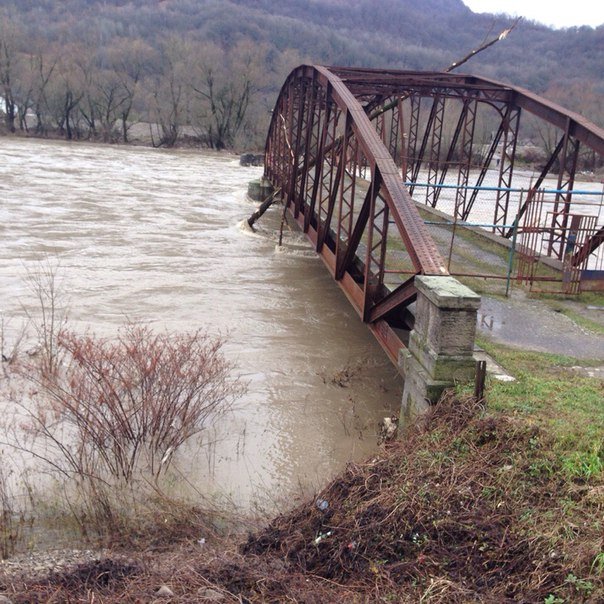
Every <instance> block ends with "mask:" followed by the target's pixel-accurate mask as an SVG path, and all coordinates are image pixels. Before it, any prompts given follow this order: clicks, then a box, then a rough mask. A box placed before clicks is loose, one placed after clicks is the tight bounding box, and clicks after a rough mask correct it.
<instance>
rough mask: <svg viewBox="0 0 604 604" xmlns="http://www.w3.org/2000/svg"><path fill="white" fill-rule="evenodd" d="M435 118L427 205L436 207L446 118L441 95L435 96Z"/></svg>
mask: <svg viewBox="0 0 604 604" xmlns="http://www.w3.org/2000/svg"><path fill="white" fill-rule="evenodd" d="M433 108H434V112H433V113H434V118H433V120H432V121H433V125H432V136H431V137H430V154H429V159H428V186H427V188H426V205H429V206H431V207H434V206H435V205H436V201H437V199H438V195H436V191H437V188H438V187H436V186H435V185H436V184H437V182H438V173H439V170H440V149H441V146H442V137H443V123H444V119H445V99H444V98H443V97H441V96H437V97H435V98H434V105H433Z"/></svg>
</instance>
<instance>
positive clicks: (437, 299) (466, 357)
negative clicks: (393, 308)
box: [399, 276, 480, 421]
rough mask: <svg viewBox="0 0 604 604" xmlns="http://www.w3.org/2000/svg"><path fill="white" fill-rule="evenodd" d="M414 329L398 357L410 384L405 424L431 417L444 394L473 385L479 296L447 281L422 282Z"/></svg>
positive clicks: (404, 409) (405, 391)
mask: <svg viewBox="0 0 604 604" xmlns="http://www.w3.org/2000/svg"><path fill="white" fill-rule="evenodd" d="M415 287H416V289H417V292H418V293H417V301H416V308H415V326H414V329H413V330H412V331H411V334H410V336H409V347H408V348H407V349H403V350H402V351H401V354H400V356H399V369H400V371H401V373H402V374H403V377H404V379H405V385H404V389H403V401H402V408H401V419H402V420H403V421H404V420H408V419H411V418H413V417H416V416H417V415H419V414H421V413H422V412H424V411H426V410H427V409H428V408H429V407H430V405H431V404H434V403H436V402H437V401H438V399H439V398H440V396H441V394H442V392H443V390H444V389H445V388H448V387H450V386H453V385H454V384H456V383H460V382H469V381H472V380H473V379H474V376H475V372H476V361H475V360H474V358H473V356H472V355H473V352H474V337H475V335H476V315H477V311H478V307H479V306H480V296H479V295H478V294H476V293H474V292H473V291H472V290H471V289H469V288H468V287H466V286H465V285H462V284H461V283H460V282H459V281H457V279H454V278H453V277H448V276H442V277H440V276H417V277H416V278H415Z"/></svg>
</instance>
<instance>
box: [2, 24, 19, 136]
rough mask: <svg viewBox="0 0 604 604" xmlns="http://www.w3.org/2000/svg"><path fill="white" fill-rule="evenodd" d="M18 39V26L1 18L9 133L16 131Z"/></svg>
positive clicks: (4, 108) (6, 119)
mask: <svg viewBox="0 0 604 604" xmlns="http://www.w3.org/2000/svg"><path fill="white" fill-rule="evenodd" d="M18 38H19V32H18V30H17V28H16V26H14V25H13V24H11V23H10V22H9V21H8V20H7V19H6V18H3V17H0V91H1V93H2V97H3V107H2V109H3V111H4V122H5V124H6V128H7V130H8V131H9V132H14V131H15V118H16V116H17V104H16V102H15V96H14V87H15V79H16V74H17V72H18V67H17V61H18V53H17V42H18Z"/></svg>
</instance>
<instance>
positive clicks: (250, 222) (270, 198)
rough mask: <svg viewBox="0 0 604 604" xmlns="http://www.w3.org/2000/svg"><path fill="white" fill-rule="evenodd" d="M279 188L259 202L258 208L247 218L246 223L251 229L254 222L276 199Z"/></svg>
mask: <svg viewBox="0 0 604 604" xmlns="http://www.w3.org/2000/svg"><path fill="white" fill-rule="evenodd" d="M280 192H281V189H277V190H275V191H273V192H272V193H271V194H270V195H269V196H268V197H267V198H266V199H265V200H264V201H263V202H262V203H261V204H260V206H258V209H257V210H256V211H255V212H254V213H253V214H252V215H251V216H250V217H249V218H248V219H247V223H248V225H249V226H250V228H251V229H253V228H254V223H255V222H256V221H257V220H258V219H259V218H260V217H261V216H262V215H263V214H264V212H266V211H267V210H268V209H269V208H270V207H271V206H272V205H273V204H274V203H275V201H277V199H278V194H279V193H280Z"/></svg>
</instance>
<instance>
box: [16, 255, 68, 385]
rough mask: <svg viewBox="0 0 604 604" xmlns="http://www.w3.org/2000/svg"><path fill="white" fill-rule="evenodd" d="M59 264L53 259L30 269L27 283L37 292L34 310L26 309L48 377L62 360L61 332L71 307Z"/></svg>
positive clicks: (33, 291) (43, 371) (53, 373)
mask: <svg viewBox="0 0 604 604" xmlns="http://www.w3.org/2000/svg"><path fill="white" fill-rule="evenodd" d="M58 273H59V265H58V264H57V263H55V262H53V261H51V260H50V259H48V258H47V259H46V260H44V261H42V262H39V263H38V264H37V267H36V269H35V270H34V269H31V270H28V271H27V284H28V287H29V289H30V291H31V293H32V294H33V296H34V298H35V301H36V306H35V309H34V310H31V309H29V308H24V311H25V314H26V315H27V318H28V319H29V321H30V323H31V325H32V326H33V328H34V331H35V333H36V336H37V338H38V343H39V346H40V352H41V354H40V368H41V370H42V373H43V374H44V375H45V376H54V375H55V374H56V372H57V370H58V368H59V365H60V363H61V348H60V346H59V334H60V333H61V330H62V329H64V327H65V324H66V321H67V309H66V304H65V300H64V296H63V292H62V290H61V284H60V282H59V276H58Z"/></svg>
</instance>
